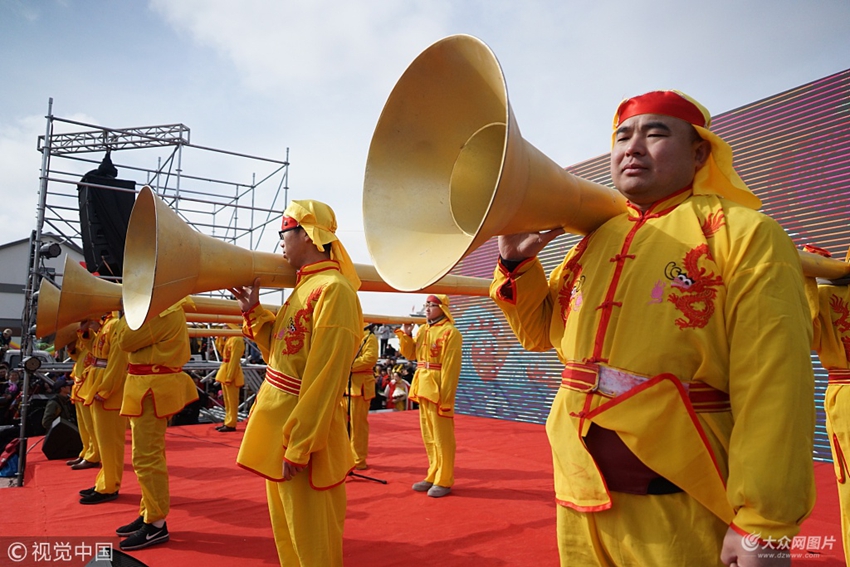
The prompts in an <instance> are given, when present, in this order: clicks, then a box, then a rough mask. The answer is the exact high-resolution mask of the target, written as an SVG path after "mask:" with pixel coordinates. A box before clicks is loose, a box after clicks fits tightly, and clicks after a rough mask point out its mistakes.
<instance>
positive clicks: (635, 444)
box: [491, 190, 814, 539]
mask: <svg viewBox="0 0 850 567" xmlns="http://www.w3.org/2000/svg"><path fill="white" fill-rule="evenodd" d="M802 282H803V279H802V270H801V265H800V260H799V255H798V253H797V251H796V250H795V248H794V246H793V244H792V242H791V240H790V239H789V238H788V237H787V235H786V234H785V232H784V231H783V230H782V228H781V227H780V226H779V225H778V224H777V223H776V222H774V221H773V220H772V219H770V218H768V217H766V216H764V215H762V214H761V213H758V212H756V211H753V210H751V209H748V208H746V207H743V206H741V205H738V204H736V203H734V202H730V201H728V200H724V199H721V198H719V197H717V196H714V195H700V196H693V195H691V193H690V190H685V191H681V192H678V193H677V194H674V195H671V196H669V197H668V198H667V199H664V200H662V201H660V202H658V203H655V204H654V205H653V206H652V207H651V209H650V210H649V211H647V212H645V213H643V214H641V213H640V212H639V211H637V210H636V209H634V208H631V207H630V208H629V210H628V213H626V214H622V215H619V216H617V217H615V218H614V219H611V220H610V221H608V222H607V223H605V224H604V225H603V226H602V227H600V228H599V229H597V230H596V231H595V232H593V233H591V234H589V235H588V236H586V237H585V238H584V239H583V240H582V241H581V242H580V243H579V244H578V245H577V246H576V247H575V248H574V249H573V250H571V251H570V252H569V254H568V255H567V256H566V258H565V259H564V261H563V262H562V263H561V265H559V266H558V267H557V268H556V269H555V270H554V271H553V272H552V273H551V275H550V277H549V280H548V283H547V280H546V277H545V275H544V273H543V268H542V266H541V264H540V262H539V260H537V259H529V260H527V261H525V262H523V263H522V264H520V265H519V266H517V267H516V268H515V269H514V271H513V272H511V273H508V272H507V270H506V269H505V268H504V266H502V264H501V262H500V263H499V265H498V266H497V268H496V271H495V280H494V282H493V283H492V286H491V296H492V297H493V298H494V299H495V301H496V302H497V303H498V305H499V306H500V308H501V309H502V311H503V312H504V314H505V316H506V318H507V320H508V322H509V324H510V325H511V328H512V329H513V330H514V333H515V334H516V336H517V338H518V339H519V341H520V342H521V343H522V346H523V347H525V348H526V349H527V350H532V351H545V350H549V349H551V348H554V349H555V351H556V352H557V355H558V357H559V359H560V360H561V362H563V363H564V364H565V367H566V368H565V371H564V376H565V380H564V381H562V387H561V388H560V389H559V391H558V393H557V395H556V397H555V400H554V402H553V404H552V409H551V412H550V414H549V418H548V420H547V424H546V429H547V433H548V436H549V441H550V444H551V446H552V451H553V458H554V469H555V490H556V497H557V499H558V501H559V503H560V504H562V505H565V506H569V507H572V508H575V509H578V510H581V511H595V510H603V509H607V508H609V507H610V506H611V500H610V495H609V494H608V492H607V487H606V485H605V483H604V481H603V479H602V478H601V475H600V473H599V471H598V469H597V468H596V466H595V463H594V462H593V459H592V458H591V456H590V454H589V453H588V452H587V450H586V448H585V446H584V443H583V439H582V438H583V436H584V435H586V434H587V431H588V429H589V427H590V423H591V422H593V423H596V424H597V425H599V426H600V427H603V428H606V429H609V430H613V431H616V432H617V433H618V435H619V436H620V438H621V439H622V440H623V442H624V443H625V444H626V445H627V446H628V447H629V448H630V449H631V450H632V452H633V453H635V454H636V455H637V456H638V458H640V459H641V461H643V462H644V463H645V464H646V465H647V466H649V467H650V468H651V469H653V470H654V471H655V472H656V473H658V474H660V475H661V476H663V477H665V478H667V479H668V480H670V481H671V482H673V483H674V484H676V485H677V486H679V487H681V488H682V489H683V490H685V491H686V492H688V493H689V494H690V495H691V496H692V497H693V498H695V499H696V500H697V501H699V502H701V503H702V504H703V505H705V506H706V507H707V508H708V509H709V510H711V511H712V512H714V513H715V514H716V515H717V516H718V517H720V518H721V519H722V520H723V521H725V522H727V523H730V524H731V525H732V527H734V528H735V529H736V530H737V531H739V532H740V531H743V532H747V533H752V534H760V536H761V537H762V538H763V539H765V538H767V537H773V538H775V539H778V538H781V537H783V536H787V537H791V536H793V535H794V534H796V533H797V532H798V530H799V525H800V523H801V522H802V521H803V519H804V518H806V517H807V516H808V514H809V513H810V512H811V509H812V507H813V505H814V484H813V482H814V481H813V470H812V447H813V435H814V402H813V399H814V398H813V396H814V391H813V390H814V388H813V372H812V367H811V361H810V349H809V346H810V344H811V343H810V339H811V314H810V312H809V309H808V306H807V303H806V297H805V294H804V291H803V285H802ZM598 365H601V366H607V367H610V368H614V369H619V370H621V371H624V372H628V373H631V374H635V375H639V376H642V377H645V378H649V379H650V380H648V381H646V382H644V383H643V384H641V385H640V386H637V387H634V388H633V389H631V390H629V391H627V392H626V393H623V394H622V395H619V396H617V397H614V398H611V397H608V396H605V395H602V394H601V393H599V392H598V391H584V392H582V391H579V390H578V389H574V388H572V389H571V387H567V386H568V385H569V384H570V382H569V381H568V380H566V376H568V375H571V374H570V373H571V372H573V371H576V372H593V371H594V370H593V369H594V368H595V367H597V366H598ZM691 382H695V383H704V384H707V385H709V386H711V387H712V388H714V389H716V390H719V391H720V392H725V393H728V395H729V399H730V402H731V411H728V408H727V409H726V411H722V410H721V411H717V408H715V411H704V409H700V408H697V409H696V410H694V406H696V405H697V404H696V403H693V404H692V403H691V401H690V400H689V395H688V393H687V392H686V391H685V389H686V388H688V387H689V384H688V383H691Z"/></svg>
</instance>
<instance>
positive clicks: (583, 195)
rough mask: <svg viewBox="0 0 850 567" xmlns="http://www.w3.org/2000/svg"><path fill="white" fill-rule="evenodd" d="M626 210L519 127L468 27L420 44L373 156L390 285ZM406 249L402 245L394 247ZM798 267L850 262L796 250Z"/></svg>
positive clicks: (832, 272)
mask: <svg viewBox="0 0 850 567" xmlns="http://www.w3.org/2000/svg"><path fill="white" fill-rule="evenodd" d="M624 210H625V199H624V198H623V197H622V196H621V195H620V194H619V193H618V192H617V191H615V190H614V189H611V188H608V187H605V186H603V185H599V184H596V183H593V182H590V181H587V180H585V179H581V178H579V177H575V176H573V175H570V174H569V173H567V172H566V171H564V170H563V168H561V167H560V166H558V165H557V164H556V163H554V162H553V161H552V160H550V159H549V158H548V157H546V156H545V155H544V154H542V153H541V152H540V151H539V150H537V149H536V148H535V147H534V146H532V145H531V144H530V143H528V142H527V141H526V140H524V139H523V138H522V135H521V134H520V131H519V127H518V126H517V123H516V119H515V118H514V114H513V110H512V109H511V105H510V102H509V101H508V95H507V87H506V85H505V78H504V76H503V74H502V70H501V68H500V66H499V62H498V61H497V59H496V57H495V55H494V54H493V52H492V51H491V50H490V48H489V47H487V46H486V45H485V44H484V43H483V42H482V41H481V40H479V39H477V38H475V37H471V36H468V35H454V36H450V37H447V38H445V39H442V40H440V41H438V42H437V43H435V44H434V45H432V46H431V47H429V48H428V49H426V50H425V51H423V52H422V53H421V54H420V55H419V57H417V58H416V59H415V60H414V61H413V63H411V64H410V66H409V67H408V68H407V70H406V71H405V72H404V74H403V75H402V77H401V78H400V79H399V81H398V83H396V85H395V87H394V88H393V91H392V93H391V94H390V97H389V99H388V100H387V103H386V105H385V106H384V109H383V112H382V113H381V117H380V119H379V120H378V125H377V126H376V128H375V133H374V134H373V136H372V143H371V146H370V148H369V155H368V158H367V161H366V174H365V180H364V185H363V223H364V229H365V232H366V244H367V246H368V248H369V254H370V255H371V257H372V261H373V262H374V264H375V268H376V269H377V271H378V273H379V274H380V276H381V277H382V278H383V279H384V280H385V281H386V282H387V283H389V284H390V285H391V286H393V287H395V288H397V289H399V290H403V291H415V290H418V289H421V288H423V287H425V286H427V285H429V284H430V283H432V282H434V281H436V280H438V279H439V278H440V277H441V276H442V275H443V274H446V273H448V272H449V271H450V270H451V269H452V267H454V266H455V264H457V262H459V261H460V260H461V259H462V258H463V257H464V256H466V255H467V254H469V253H470V252H472V251H473V250H475V249H476V248H478V247H479V246H480V245H481V244H483V243H484V242H486V241H487V240H489V239H490V238H491V237H493V236H495V235H500V234H517V233H521V232H538V231H542V230H548V229H552V228H557V227H562V228H564V229H565V230H566V231H567V232H570V233H573V234H587V233H588V232H590V231H592V230H594V229H596V228H598V227H599V226H600V225H602V224H603V223H604V222H605V221H607V220H609V219H610V218H612V217H614V216H615V215H617V214H619V213H621V212H623V211H624ZM399 250H403V251H404V253H403V254H399V253H398V251H399ZM800 257H801V261H802V265H803V273H804V274H805V275H806V276H809V277H820V278H826V279H838V278H841V277H843V276H846V275H848V273H850V263H846V262H841V261H840V260H837V259H830V258H823V257H821V256H818V255H816V254H811V253H809V252H804V251H800Z"/></svg>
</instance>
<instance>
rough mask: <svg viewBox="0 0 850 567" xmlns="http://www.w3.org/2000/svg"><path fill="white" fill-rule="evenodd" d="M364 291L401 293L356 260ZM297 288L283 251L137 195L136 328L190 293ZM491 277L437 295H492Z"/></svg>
mask: <svg viewBox="0 0 850 567" xmlns="http://www.w3.org/2000/svg"><path fill="white" fill-rule="evenodd" d="M355 269H356V271H357V275H358V276H359V277H360V279H361V280H362V285H361V286H360V291H398V290H396V289H394V288H392V287H390V286H389V285H388V284H387V283H386V282H385V281H384V280H382V279H381V277H380V276H379V275H378V272H377V270H376V269H375V268H374V267H373V266H368V265H362V264H355ZM255 278H259V279H260V285H261V286H262V287H272V288H285V287H295V281H296V272H295V270H294V269H293V268H292V266H290V265H289V264H288V263H287V262H286V260H285V259H284V258H283V255H282V254H272V253H269V252H255V251H251V250H247V249H244V248H240V247H239V246H235V245H233V244H228V243H226V242H224V241H221V240H218V239H217V238H214V237H211V236H207V235H204V234H201V233H200V232H197V231H195V230H193V229H192V228H191V227H190V226H189V225H188V224H186V223H185V222H184V221H183V220H182V219H181V218H180V217H179V216H178V215H177V213H175V212H174V211H173V210H171V208H170V207H169V206H168V205H166V204H165V203H164V202H163V201H162V200H161V199H160V198H159V197H157V196H156V195H155V194H154V192H153V190H152V189H151V188H150V187H144V188H142V190H141V191H140V192H139V195H138V197H137V198H136V203H135V205H134V206H133V211H132V213H131V214H130V221H129V224H128V226H127V238H126V241H125V246H124V289H123V295H124V313H125V317H126V319H127V324H128V325H129V326H130V328H131V329H138V328H139V327H140V326H141V325H142V324H143V323H144V322H145V321H146V320H147V319H148V318H149V317H150V316H152V315H154V314H156V313H160V312H162V311H163V310H164V309H166V308H167V307H169V306H171V305H173V304H174V303H175V302H177V301H178V300H180V299H181V298H183V297H186V296H187V295H191V294H195V293H203V292H206V291H213V290H218V289H226V288H230V287H234V286H241V285H251V283H252V282H253V281H254V279H255ZM489 285H490V280H489V279H485V278H471V277H465V276H450V277H448V278H445V279H444V280H442V281H440V282H438V283H437V284H435V285H434V287H433V288H432V289H429V290H428V291H429V292H431V293H446V294H452V293H454V294H461V295H480V296H486V295H487V294H488V290H489Z"/></svg>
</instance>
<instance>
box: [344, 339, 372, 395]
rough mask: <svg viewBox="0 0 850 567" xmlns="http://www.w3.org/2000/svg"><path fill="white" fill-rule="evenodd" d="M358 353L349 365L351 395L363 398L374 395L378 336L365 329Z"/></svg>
mask: <svg viewBox="0 0 850 567" xmlns="http://www.w3.org/2000/svg"><path fill="white" fill-rule="evenodd" d="M360 344H361V345H363V346H362V348H361V347H358V348H360V353H359V354H358V355H357V357H356V358H355V359H354V363H353V364H352V365H351V391H350V392H349V395H351V396H363V399H364V400H371V399H372V398H374V397H375V375H374V370H373V369H374V368H375V364H377V363H378V338H377V337H376V336H375V333H373V332H371V331H365V332H364V334H363V338H362V339H361V341H360Z"/></svg>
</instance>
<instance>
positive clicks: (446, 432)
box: [387, 295, 463, 498]
mask: <svg viewBox="0 0 850 567" xmlns="http://www.w3.org/2000/svg"><path fill="white" fill-rule="evenodd" d="M425 319H426V323H425V325H423V326H421V327H420V328H419V330H418V331H417V333H416V338H413V337H411V334H412V332H413V325H412V324H405V325H402V328H401V329H396V331H395V334H396V336H397V337H398V340H399V351H400V352H401V355H402V356H403V357H405V358H406V359H408V360H415V361H416V373H415V374H414V375H413V382H412V383H411V385H410V394H409V397H410V399H411V400H413V401H415V402H418V403H419V426H420V429H421V430H422V441H423V442H424V443H425V453H427V455H428V473H427V474H426V475H425V479H424V480H421V481H419V482H416V483H414V484H413V490H415V491H416V492H427V493H428V496H430V497H432V498H441V497H443V496H446V495H447V494H449V493H450V492H451V490H452V486H453V485H454V482H455V476H454V468H455V448H456V445H455V424H454V415H455V393H456V392H457V382H458V379H459V378H460V363H461V347H462V345H463V338H462V337H461V335H460V331H458V330H457V328H456V327H455V325H454V319H453V318H452V314H451V311H449V297H448V296H447V295H429V296H428V298H427V299H426V300H425ZM387 402H388V403H389V400H388V401H387Z"/></svg>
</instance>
